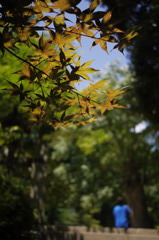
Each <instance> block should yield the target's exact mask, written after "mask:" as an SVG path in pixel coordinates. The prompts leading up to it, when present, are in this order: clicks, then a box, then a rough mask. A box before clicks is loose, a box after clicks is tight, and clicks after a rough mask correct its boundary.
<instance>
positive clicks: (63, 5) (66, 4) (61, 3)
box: [53, 0, 71, 11]
mask: <svg viewBox="0 0 159 240" xmlns="http://www.w3.org/2000/svg"><path fill="white" fill-rule="evenodd" d="M53 7H54V8H55V9H56V8H58V9H60V10H61V11H65V10H67V9H69V8H71V4H70V1H69V0H57V1H56V2H54V5H53Z"/></svg>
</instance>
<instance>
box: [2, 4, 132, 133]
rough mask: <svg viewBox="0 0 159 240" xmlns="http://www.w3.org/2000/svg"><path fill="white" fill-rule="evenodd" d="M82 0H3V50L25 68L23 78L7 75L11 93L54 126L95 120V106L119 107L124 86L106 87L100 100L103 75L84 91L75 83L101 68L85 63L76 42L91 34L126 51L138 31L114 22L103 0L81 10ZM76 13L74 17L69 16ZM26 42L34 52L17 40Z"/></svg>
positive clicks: (40, 119) (99, 41)
mask: <svg viewBox="0 0 159 240" xmlns="http://www.w3.org/2000/svg"><path fill="white" fill-rule="evenodd" d="M80 2H81V0H23V1H19V0H18V1H12V2H11V3H10V1H4V0H1V1H0V4H1V9H0V12H1V16H0V50H1V52H2V54H5V52H8V53H10V54H12V55H13V56H15V57H16V58H18V59H19V60H20V61H21V62H22V64H23V69H22V70H21V68H19V70H18V71H17V72H16V73H17V74H19V75H20V77H19V80H18V82H14V81H7V84H8V85H9V87H8V86H7V87H5V89H7V90H9V91H10V92H11V94H12V95H17V96H19V97H20V101H21V102H22V103H23V105H24V106H25V107H26V108H25V109H27V111H28V112H29V114H30V116H31V117H30V121H31V122H32V121H33V122H38V123H39V122H47V123H49V124H52V125H53V126H54V127H55V128H57V127H59V126H60V125H62V126H67V125H68V124H70V123H78V124H79V123H80V124H81V123H85V122H87V121H90V122H92V121H94V119H95V116H96V109H101V113H102V114H103V113H104V112H105V111H106V110H110V109H113V108H116V107H117V108H118V107H120V105H118V104H117V103H116V100H117V98H118V96H119V95H120V94H121V93H122V91H120V90H118V91H113V90H112V91H110V92H109V93H107V92H105V93H104V96H105V97H104V99H102V101H99V97H98V90H99V89H100V88H101V87H102V85H103V84H105V82H104V81H100V82H99V83H96V84H94V85H91V86H90V87H89V88H88V89H87V90H85V91H84V92H78V90H77V89H76V87H75V83H76V82H79V81H82V80H83V79H84V80H90V77H89V74H91V73H94V72H96V71H97V70H95V69H93V68H91V67H90V64H91V61H90V62H86V63H84V64H83V63H81V61H80V55H78V54H77V48H78V47H77V46H76V45H75V42H77V43H79V44H81V37H82V36H85V37H89V38H91V39H92V47H94V46H95V45H97V44H99V45H100V47H101V48H102V49H103V50H104V51H106V52H107V42H113V43H116V46H115V48H118V49H119V51H122V50H123V48H124V47H125V46H127V45H129V44H130V41H131V38H133V37H134V35H136V34H134V30H133V34H132V31H131V30H129V31H128V32H126V33H124V32H123V31H122V30H120V29H118V28H117V27H115V23H114V22H113V20H112V18H111V16H112V12H111V11H108V12H105V11H103V12H102V11H96V8H97V7H98V6H99V4H100V2H101V1H100V0H94V1H93V2H92V3H91V4H90V6H89V8H87V9H85V10H84V11H81V10H80V8H79V7H77V5H78V4H79V3H80ZM70 15H72V16H74V18H75V23H73V22H72V21H70V20H69V19H68V18H67V16H70ZM19 43H21V44H27V45H28V46H29V48H32V54H28V55H27V57H26V58H25V59H24V58H22V57H21V56H20V55H19V52H20V48H18V46H19V45H17V44H19Z"/></svg>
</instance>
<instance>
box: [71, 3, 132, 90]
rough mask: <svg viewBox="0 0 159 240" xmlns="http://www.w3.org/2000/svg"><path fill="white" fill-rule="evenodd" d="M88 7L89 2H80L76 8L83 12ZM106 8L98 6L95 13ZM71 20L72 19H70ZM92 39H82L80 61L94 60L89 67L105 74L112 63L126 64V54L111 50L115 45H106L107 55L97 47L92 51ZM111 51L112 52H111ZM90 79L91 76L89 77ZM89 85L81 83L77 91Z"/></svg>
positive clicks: (86, 82)
mask: <svg viewBox="0 0 159 240" xmlns="http://www.w3.org/2000/svg"><path fill="white" fill-rule="evenodd" d="M89 5H90V2H89V1H87V0H82V1H81V3H80V4H79V5H78V7H79V8H80V9H81V10H85V9H86V8H88V7H89ZM106 10H107V9H106V7H103V6H99V7H98V8H97V9H96V11H106ZM71 17H72V15H70V14H69V17H68V18H71ZM72 20H73V19H72ZM92 42H93V41H92V39H90V38H88V37H83V38H82V42H81V43H82V46H81V47H80V48H79V50H78V53H79V54H80V55H81V56H82V58H81V61H82V62H87V61H90V60H94V62H93V63H92V65H91V67H93V68H95V69H97V70H100V71H101V72H105V70H106V67H107V66H108V65H109V64H111V63H112V62H114V61H116V60H117V61H119V62H120V64H121V66H125V65H127V64H128V59H127V58H126V54H125V53H124V54H122V53H121V52H119V51H118V50H117V49H114V50H112V49H113V46H114V45H115V44H113V43H108V52H109V54H107V53H106V52H105V51H103V50H102V49H101V48H100V47H99V46H98V45H97V46H95V47H93V48H92V49H90V48H91V46H92ZM111 50H112V51H111ZM90 77H91V76H90ZM88 84H89V82H88V81H84V82H82V83H79V84H77V88H78V89H82V88H84V87H86V86H87V85H88Z"/></svg>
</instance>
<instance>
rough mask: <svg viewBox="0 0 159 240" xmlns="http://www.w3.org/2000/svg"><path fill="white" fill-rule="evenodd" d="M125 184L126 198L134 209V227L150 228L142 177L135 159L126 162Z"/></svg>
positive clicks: (132, 218)
mask: <svg viewBox="0 0 159 240" xmlns="http://www.w3.org/2000/svg"><path fill="white" fill-rule="evenodd" d="M123 186H124V192H125V197H126V200H127V202H128V205H129V206H130V208H131V209H132V216H131V223H132V227H138V228H150V227H151V224H150V218H149V215H148V211H147V205H146V198H145V194H144V189H143V183H142V178H141V175H140V172H139V168H138V166H137V163H136V162H135V161H129V162H128V163H127V164H125V167H124V184H123Z"/></svg>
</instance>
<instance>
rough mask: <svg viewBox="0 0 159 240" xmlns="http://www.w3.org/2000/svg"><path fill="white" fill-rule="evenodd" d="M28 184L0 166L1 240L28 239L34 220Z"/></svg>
mask: <svg viewBox="0 0 159 240" xmlns="http://www.w3.org/2000/svg"><path fill="white" fill-rule="evenodd" d="M27 186H28V184H27V182H25V180H24V179H19V178H16V177H12V176H10V175H9V174H7V171H6V169H4V168H3V167H2V166H0V195H1V198H0V235H1V238H2V239H3V240H12V239H17V240H21V239H29V231H30V230H31V228H32V225H33V222H34V218H33V214H32V207H31V202H30V198H29V191H28V190H29V189H28V187H27Z"/></svg>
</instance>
